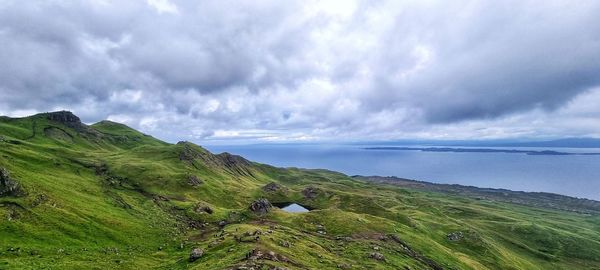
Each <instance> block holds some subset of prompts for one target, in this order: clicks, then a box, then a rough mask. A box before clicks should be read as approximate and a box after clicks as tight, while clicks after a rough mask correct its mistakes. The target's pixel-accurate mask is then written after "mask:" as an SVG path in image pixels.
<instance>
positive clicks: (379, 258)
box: [369, 252, 385, 261]
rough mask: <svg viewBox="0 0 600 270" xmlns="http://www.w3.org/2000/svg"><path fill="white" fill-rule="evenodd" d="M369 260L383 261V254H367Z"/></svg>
mask: <svg viewBox="0 0 600 270" xmlns="http://www.w3.org/2000/svg"><path fill="white" fill-rule="evenodd" d="M369 258H371V259H375V260H378V261H383V260H385V257H384V256H383V254H381V253H379V252H372V253H371V254H369Z"/></svg>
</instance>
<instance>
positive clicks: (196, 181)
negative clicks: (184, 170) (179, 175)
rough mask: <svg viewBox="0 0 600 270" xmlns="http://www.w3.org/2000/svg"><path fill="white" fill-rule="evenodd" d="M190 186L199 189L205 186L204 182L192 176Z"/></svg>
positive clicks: (189, 181)
mask: <svg viewBox="0 0 600 270" xmlns="http://www.w3.org/2000/svg"><path fill="white" fill-rule="evenodd" d="M188 184H189V185H190V186H192V187H197V186H200V185H202V184H204V181H202V180H200V178H198V177H197V176H195V175H190V176H188Z"/></svg>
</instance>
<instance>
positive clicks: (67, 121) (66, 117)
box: [47, 111, 82, 128]
mask: <svg viewBox="0 0 600 270" xmlns="http://www.w3.org/2000/svg"><path fill="white" fill-rule="evenodd" d="M47 116H48V120H52V121H55V122H59V123H62V124H64V125H65V126H68V127H72V128H74V127H79V126H81V125H82V123H81V119H79V117H77V116H76V115H74V114H73V113H72V112H69V111H60V112H51V113H48V114H47Z"/></svg>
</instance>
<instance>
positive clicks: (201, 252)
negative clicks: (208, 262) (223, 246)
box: [188, 248, 204, 262]
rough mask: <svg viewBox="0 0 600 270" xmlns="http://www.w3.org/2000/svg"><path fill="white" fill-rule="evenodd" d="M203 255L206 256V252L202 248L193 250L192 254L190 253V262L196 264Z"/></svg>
mask: <svg viewBox="0 0 600 270" xmlns="http://www.w3.org/2000/svg"><path fill="white" fill-rule="evenodd" d="M202 255H204V250H202V249H200V248H195V249H192V252H191V253H190V258H189V259H188V260H189V261H190V262H195V261H196V260H198V259H200V258H201V257H202Z"/></svg>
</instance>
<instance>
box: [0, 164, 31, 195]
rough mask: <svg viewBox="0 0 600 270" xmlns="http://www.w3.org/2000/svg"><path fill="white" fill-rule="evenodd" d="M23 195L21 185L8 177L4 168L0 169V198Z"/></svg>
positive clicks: (8, 174)
mask: <svg viewBox="0 0 600 270" xmlns="http://www.w3.org/2000/svg"><path fill="white" fill-rule="evenodd" d="M23 195H25V192H24V191H23V189H22V188H21V185H19V183H17V181H15V180H14V179H12V178H11V177H10V173H9V172H8V171H7V170H6V169H5V168H0V197H4V196H13V197H18V196H23Z"/></svg>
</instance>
